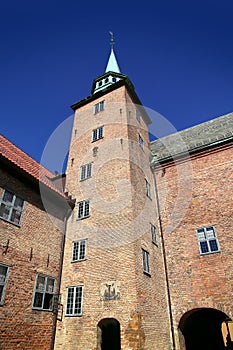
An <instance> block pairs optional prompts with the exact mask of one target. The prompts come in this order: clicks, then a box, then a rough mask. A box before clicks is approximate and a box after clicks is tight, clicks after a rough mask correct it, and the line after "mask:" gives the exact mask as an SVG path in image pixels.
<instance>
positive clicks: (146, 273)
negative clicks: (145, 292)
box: [143, 271, 151, 277]
mask: <svg viewBox="0 0 233 350" xmlns="http://www.w3.org/2000/svg"><path fill="white" fill-rule="evenodd" d="M143 273H144V275H146V276H148V277H151V273H150V272H147V271H143Z"/></svg>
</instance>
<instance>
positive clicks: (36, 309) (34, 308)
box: [32, 307, 53, 312]
mask: <svg viewBox="0 0 233 350" xmlns="http://www.w3.org/2000/svg"><path fill="white" fill-rule="evenodd" d="M32 310H33V311H45V312H53V310H47V309H39V308H36V307H32Z"/></svg>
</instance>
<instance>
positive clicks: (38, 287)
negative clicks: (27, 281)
mask: <svg viewBox="0 0 233 350" xmlns="http://www.w3.org/2000/svg"><path fill="white" fill-rule="evenodd" d="M39 278H42V279H44V283H41V284H40V283H39V281H38V280H39ZM49 280H51V281H53V289H51V288H49V287H51V285H49V283H48V281H49ZM37 282H38V283H37ZM55 290H56V279H55V278H54V277H51V276H47V275H44V274H42V273H37V275H36V281H35V287H34V293H33V300H32V308H33V309H35V310H43V311H52V310H53V303H54V295H55ZM38 294H40V295H41V297H42V299H41V306H38V305H37V306H36V305H35V303H36V295H38ZM48 296H49V298H50V300H49V308H46V307H45V302H46V297H48Z"/></svg>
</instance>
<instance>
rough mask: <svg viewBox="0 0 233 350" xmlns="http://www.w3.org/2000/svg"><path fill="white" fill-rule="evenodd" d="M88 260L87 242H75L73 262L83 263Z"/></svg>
mask: <svg viewBox="0 0 233 350" xmlns="http://www.w3.org/2000/svg"><path fill="white" fill-rule="evenodd" d="M85 258H86V240H85V239H84V240H81V241H76V242H73V249H72V261H82V260H84V259H85Z"/></svg>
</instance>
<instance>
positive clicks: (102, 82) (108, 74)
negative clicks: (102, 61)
mask: <svg viewBox="0 0 233 350" xmlns="http://www.w3.org/2000/svg"><path fill="white" fill-rule="evenodd" d="M109 34H110V36H111V37H110V45H111V51H110V55H109V58H108V63H107V66H106V69H105V72H104V74H102V75H100V76H99V77H97V78H95V79H94V81H93V84H92V89H91V93H92V94H95V93H96V92H98V91H100V90H103V89H105V88H106V87H109V86H110V85H112V84H115V83H117V82H118V81H119V80H122V79H125V78H126V75H123V74H121V71H120V68H119V65H118V62H117V59H116V56H115V53H114V44H115V40H114V36H113V32H109Z"/></svg>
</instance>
